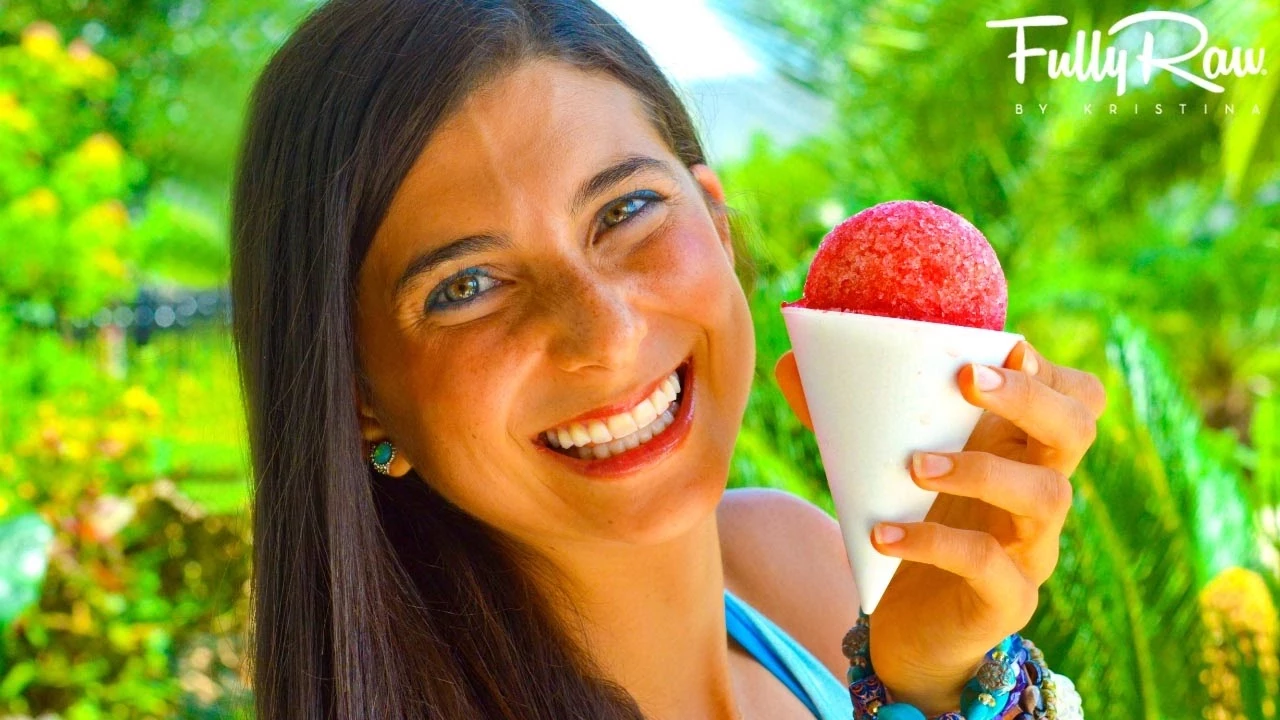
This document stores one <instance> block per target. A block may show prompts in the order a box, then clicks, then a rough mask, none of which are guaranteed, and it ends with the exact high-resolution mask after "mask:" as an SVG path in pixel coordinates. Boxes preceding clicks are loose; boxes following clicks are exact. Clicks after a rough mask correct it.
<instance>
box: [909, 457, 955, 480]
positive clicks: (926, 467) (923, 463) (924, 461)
mask: <svg viewBox="0 0 1280 720" xmlns="http://www.w3.org/2000/svg"><path fill="white" fill-rule="evenodd" d="M915 463H916V467H915V470H916V477H922V478H932V477H938V476H939V475H946V474H947V473H949V472H951V468H952V462H951V458H949V457H947V456H946V455H934V454H933V453H916V454H915Z"/></svg>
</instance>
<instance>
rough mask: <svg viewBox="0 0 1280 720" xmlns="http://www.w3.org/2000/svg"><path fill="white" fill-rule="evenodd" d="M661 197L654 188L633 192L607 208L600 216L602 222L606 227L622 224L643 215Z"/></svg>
mask: <svg viewBox="0 0 1280 720" xmlns="http://www.w3.org/2000/svg"><path fill="white" fill-rule="evenodd" d="M661 199H662V196H661V195H659V194H658V193H656V192H653V191H652V190H641V191H639V192H634V193H631V194H630V195H628V196H626V197H624V198H621V199H620V200H618V201H617V202H615V203H613V204H612V205H610V206H609V207H607V208H605V211H604V213H603V214H601V216H600V222H601V223H602V224H603V225H604V226H605V227H606V228H611V227H614V226H617V225H621V224H623V223H625V222H627V221H628V220H630V219H631V218H633V217H636V216H637V215H643V214H644V213H645V212H646V211H647V210H648V209H649V206H650V205H652V204H654V203H656V202H658V201H659V200H661Z"/></svg>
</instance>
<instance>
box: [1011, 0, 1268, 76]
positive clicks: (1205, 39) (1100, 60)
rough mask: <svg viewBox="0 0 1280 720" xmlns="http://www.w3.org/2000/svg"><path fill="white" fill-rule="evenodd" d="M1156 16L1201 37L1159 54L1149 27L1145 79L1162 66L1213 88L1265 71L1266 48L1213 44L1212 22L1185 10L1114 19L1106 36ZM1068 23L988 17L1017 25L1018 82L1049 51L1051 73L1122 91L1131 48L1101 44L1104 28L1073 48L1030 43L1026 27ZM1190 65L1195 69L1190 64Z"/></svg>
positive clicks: (1056, 18)
mask: <svg viewBox="0 0 1280 720" xmlns="http://www.w3.org/2000/svg"><path fill="white" fill-rule="evenodd" d="M1158 21H1164V22H1175V23H1180V24H1183V25H1187V26H1189V27H1191V28H1194V29H1195V30H1196V31H1197V32H1198V33H1199V38H1200V39H1199V41H1198V42H1197V43H1196V46H1195V47H1194V48H1191V49H1190V50H1186V51H1185V52H1182V53H1181V54H1177V55H1172V56H1170V57H1159V56H1157V55H1156V50H1155V44H1156V41H1155V35H1154V34H1153V33H1151V32H1150V31H1148V32H1146V33H1145V36H1144V39H1143V43H1142V52H1141V53H1139V54H1138V56H1137V57H1136V58H1135V59H1136V60H1137V61H1138V62H1139V63H1140V64H1141V67H1142V82H1143V84H1146V83H1149V82H1151V73H1152V71H1153V70H1157V69H1159V70H1166V71H1168V72H1170V73H1173V74H1174V75H1176V76H1178V77H1180V78H1182V79H1183V80H1186V81H1188V82H1191V83H1195V84H1196V85H1198V86H1200V87H1202V88H1204V89H1205V90H1208V91H1210V92H1215V93H1220V92H1223V91H1224V88H1223V87H1222V86H1221V85H1219V84H1217V83H1215V82H1213V81H1214V80H1215V79H1217V78H1220V77H1226V76H1234V77H1246V76H1249V75H1265V74H1267V71H1266V68H1265V67H1264V66H1263V62H1264V60H1265V57H1266V49H1265V48H1238V47H1233V48H1230V49H1229V50H1228V49H1225V48H1220V47H1214V46H1209V30H1208V28H1206V27H1205V25H1204V23H1202V22H1200V20H1198V19H1197V18H1195V17H1192V16H1190V15H1185V14H1183V13H1176V12H1167V11H1162V10H1151V11H1147V12H1140V13H1136V14H1134V15H1130V16H1129V17H1126V18H1124V19H1123V20H1121V21H1119V22H1117V23H1116V24H1115V25H1112V26H1111V29H1109V30H1107V36H1108V37H1110V36H1113V35H1115V34H1116V33H1118V32H1120V31H1121V30H1124V29H1125V28H1128V27H1132V26H1135V25H1139V24H1141V23H1149V22H1158ZM1066 24H1067V19H1066V18H1065V17H1062V16H1061V15H1037V16H1034V17H1024V18H1016V19H1013V20H991V21H989V22H988V23H987V27H989V28H1015V29H1016V30H1017V37H1016V39H1015V41H1014V42H1015V44H1014V51H1013V53H1011V54H1010V55H1009V57H1010V58H1011V59H1012V60H1013V61H1014V70H1013V72H1014V77H1015V78H1016V79H1017V81H1018V83H1019V84H1022V83H1023V82H1025V81H1026V77H1027V58H1033V57H1044V56H1048V65H1049V66H1048V73H1049V77H1050V78H1060V77H1069V78H1070V77H1073V78H1075V79H1076V80H1077V81H1079V82H1090V81H1091V82H1098V81H1103V80H1108V79H1112V78H1114V79H1115V81H1116V95H1124V90H1125V80H1126V78H1127V76H1128V70H1129V54H1128V52H1127V51H1125V50H1121V49H1118V48H1116V47H1114V46H1107V47H1103V34H1102V32H1101V31H1100V30H1094V31H1093V33H1092V38H1091V39H1089V38H1088V37H1087V36H1086V33H1085V32H1084V31H1083V30H1081V31H1079V32H1077V33H1076V46H1075V51H1074V52H1060V51H1058V50H1048V49H1045V48H1042V47H1027V28H1029V27H1054V26H1059V25H1066ZM1206 46H1208V47H1207V48H1206ZM1197 59H1198V62H1197ZM1188 66H1189V67H1190V68H1191V69H1188ZM1197 66H1198V67H1197ZM1197 70H1198V71H1199V74H1197V72H1196V71H1197Z"/></svg>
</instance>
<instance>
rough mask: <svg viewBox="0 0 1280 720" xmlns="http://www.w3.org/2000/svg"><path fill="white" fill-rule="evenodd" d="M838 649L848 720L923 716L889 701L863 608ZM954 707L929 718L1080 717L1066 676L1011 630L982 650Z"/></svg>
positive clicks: (1034, 719)
mask: <svg viewBox="0 0 1280 720" xmlns="http://www.w3.org/2000/svg"><path fill="white" fill-rule="evenodd" d="M842 649H843V650H844V655H845V657H847V658H849V670H848V674H847V676H846V682H847V683H848V685H849V694H850V696H851V697H852V699H853V718H854V720H868V719H869V718H875V719H876V720H927V719H926V718H925V715H924V713H923V712H921V711H920V710H919V709H918V708H916V707H915V706H913V705H909V704H907V703H901V702H894V701H893V698H892V697H891V695H890V693H889V690H888V688H886V687H885V686H884V684H883V683H882V682H880V678H879V677H877V676H876V674H875V670H874V669H873V668H872V666H871V624H870V616H868V615H867V614H866V613H865V612H859V616H858V621H857V623H855V624H854V626H853V627H852V628H849V632H848V633H847V634H846V635H845V637H844V642H843V643H842ZM1059 696H1062V697H1061V700H1060V698H1059ZM960 706H961V711H960V712H947V713H943V714H942V715H939V716H937V717H936V718H935V719H934V720H997V719H998V720H1083V718H1084V713H1083V711H1082V709H1081V703H1080V696H1079V694H1078V693H1077V692H1076V690H1075V686H1074V685H1073V684H1072V683H1071V681H1070V679H1068V678H1067V677H1066V676H1064V675H1058V674H1056V673H1054V672H1052V671H1051V670H1049V668H1048V667H1047V666H1046V665H1045V662H1044V654H1043V653H1042V652H1041V651H1040V649H1039V648H1037V647H1036V646H1035V644H1034V643H1032V642H1031V641H1030V640H1027V639H1026V638H1024V637H1022V636H1021V635H1018V634H1017V633H1014V634H1012V635H1010V636H1008V637H1007V638H1005V639H1004V640H1002V641H1001V642H1000V644H999V645H997V646H996V647H994V648H992V649H991V650H990V651H989V652H988V653H987V654H986V656H985V659H984V662H983V664H982V666H981V667H980V668H979V669H978V672H977V674H976V675H975V676H974V677H973V678H972V679H970V680H969V682H968V683H966V684H965V687H964V689H963V690H962V691H961V695H960Z"/></svg>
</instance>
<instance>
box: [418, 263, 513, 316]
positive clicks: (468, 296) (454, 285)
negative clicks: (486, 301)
mask: <svg viewBox="0 0 1280 720" xmlns="http://www.w3.org/2000/svg"><path fill="white" fill-rule="evenodd" d="M486 282H487V283H489V285H488V286H486V285H485V283H486ZM497 284H498V281H497V280H494V279H493V278H491V277H489V276H488V275H487V274H485V272H484V270H481V269H480V268H467V269H466V270H463V271H462V272H460V273H458V274H457V275H454V276H453V277H451V278H448V279H447V280H445V281H444V282H442V283H440V284H439V285H437V286H436V289H435V290H433V291H432V293H431V296H430V297H429V298H428V299H427V309H428V310H447V309H449V308H451V307H457V306H460V305H465V304H467V303H469V302H471V301H472V300H474V299H475V298H476V297H477V296H479V295H480V294H482V293H483V292H485V290H487V289H489V288H492V287H493V286H495V285H497Z"/></svg>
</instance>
